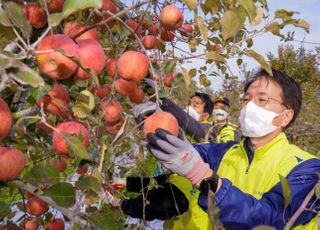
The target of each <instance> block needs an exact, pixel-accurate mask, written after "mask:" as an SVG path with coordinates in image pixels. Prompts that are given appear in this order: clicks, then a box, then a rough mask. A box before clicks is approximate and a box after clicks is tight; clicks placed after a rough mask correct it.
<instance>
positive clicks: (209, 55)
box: [207, 51, 226, 63]
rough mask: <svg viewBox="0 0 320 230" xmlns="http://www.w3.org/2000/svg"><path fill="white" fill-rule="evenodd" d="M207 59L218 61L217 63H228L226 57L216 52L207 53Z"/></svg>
mask: <svg viewBox="0 0 320 230" xmlns="http://www.w3.org/2000/svg"><path fill="white" fill-rule="evenodd" d="M207 58H208V59H209V60H213V61H217V62H221V63H226V60H225V59H224V57H223V56H222V55H221V54H220V53H218V52H216V51H210V52H208V53H207Z"/></svg>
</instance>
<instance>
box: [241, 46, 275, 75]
mask: <svg viewBox="0 0 320 230" xmlns="http://www.w3.org/2000/svg"><path fill="white" fill-rule="evenodd" d="M246 54H247V55H248V56H249V57H252V58H254V59H255V60H256V61H257V62H258V63H259V64H260V65H261V66H262V67H263V68H264V69H265V70H266V71H267V72H268V74H270V76H272V69H271V67H270V65H269V64H268V63H267V62H266V61H265V59H264V57H263V56H261V55H260V54H258V53H256V52H255V51H254V50H247V52H246Z"/></svg>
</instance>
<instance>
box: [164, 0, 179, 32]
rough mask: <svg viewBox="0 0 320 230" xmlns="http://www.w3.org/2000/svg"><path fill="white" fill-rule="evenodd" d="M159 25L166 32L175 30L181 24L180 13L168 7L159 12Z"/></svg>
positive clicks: (177, 9) (171, 6)
mask: <svg viewBox="0 0 320 230" xmlns="http://www.w3.org/2000/svg"><path fill="white" fill-rule="evenodd" d="M160 23H161V25H162V26H163V27H164V28H166V29H167V30H176V29H178V28H179V27H180V26H181V25H182V23H183V14H182V11H181V10H180V9H179V8H178V7H176V6H174V5H168V6H166V7H164V8H163V9H162V10H161V12H160Z"/></svg>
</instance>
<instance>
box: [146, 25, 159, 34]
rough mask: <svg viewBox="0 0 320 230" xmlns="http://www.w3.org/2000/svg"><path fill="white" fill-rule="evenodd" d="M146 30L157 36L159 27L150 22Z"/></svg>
mask: <svg viewBox="0 0 320 230" xmlns="http://www.w3.org/2000/svg"><path fill="white" fill-rule="evenodd" d="M148 30H149V32H150V33H151V34H152V35H155V36H157V35H158V34H159V27H158V25H157V24H156V23H152V24H151V25H150V27H149V29H148Z"/></svg>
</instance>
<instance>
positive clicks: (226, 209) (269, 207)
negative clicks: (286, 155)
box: [199, 159, 320, 230]
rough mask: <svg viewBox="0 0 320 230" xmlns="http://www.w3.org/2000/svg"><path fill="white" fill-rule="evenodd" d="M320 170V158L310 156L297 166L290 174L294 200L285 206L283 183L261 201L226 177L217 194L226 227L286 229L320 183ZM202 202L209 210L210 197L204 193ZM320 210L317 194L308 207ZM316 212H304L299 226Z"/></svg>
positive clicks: (297, 223)
mask: <svg viewBox="0 0 320 230" xmlns="http://www.w3.org/2000/svg"><path fill="white" fill-rule="evenodd" d="M319 172H320V159H311V160H308V161H305V162H302V163H301V164H299V165H298V166H296V167H295V168H294V169H293V170H292V171H291V172H290V174H289V175H288V176H287V178H286V179H287V181H288V183H289V185H290V188H291V202H290V204H289V206H288V207H287V208H286V209H284V198H283V195H282V194H283V193H282V187H281V184H280V183H278V184H276V185H275V186H274V187H273V188H272V189H271V190H270V191H269V192H267V193H265V194H264V195H263V197H262V198H261V199H260V200H257V199H256V198H254V197H253V196H251V195H249V194H246V193H243V192H242V191H241V190H239V189H238V188H237V187H235V186H233V185H232V184H231V182H230V181H229V180H227V179H223V182H222V186H221V188H220V190H219V191H218V192H217V193H216V196H215V203H216V205H217V206H218V207H219V210H220V217H219V218H220V220H221V221H222V223H223V224H224V226H225V228H226V229H239V230H240V229H251V228H253V227H255V226H258V225H268V226H273V227H275V228H276V229H283V227H284V225H285V223H284V221H283V220H285V221H288V220H289V219H290V217H292V215H293V214H294V213H295V211H296V210H297V209H298V208H299V207H300V206H301V204H302V202H303V200H304V198H305V196H306V195H307V194H308V193H309V192H310V191H311V189H312V188H313V187H314V186H315V184H316V183H317V182H318V180H319V178H318V176H317V173H319ZM199 205H200V206H201V207H202V208H204V209H206V205H207V198H206V197H205V196H204V195H203V194H201V195H200V197H199ZM311 206H312V208H313V209H314V210H318V211H319V209H320V201H319V200H316V198H315V196H314V197H313V198H312V199H311V201H310V202H309V204H308V206H307V207H308V208H311ZM315 215H316V214H315V213H314V212H311V211H304V212H303V213H302V214H301V216H300V217H299V218H298V219H297V221H296V222H295V226H296V225H300V224H305V223H307V222H309V221H310V220H311V219H312V218H313V217H314V216H315Z"/></svg>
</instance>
